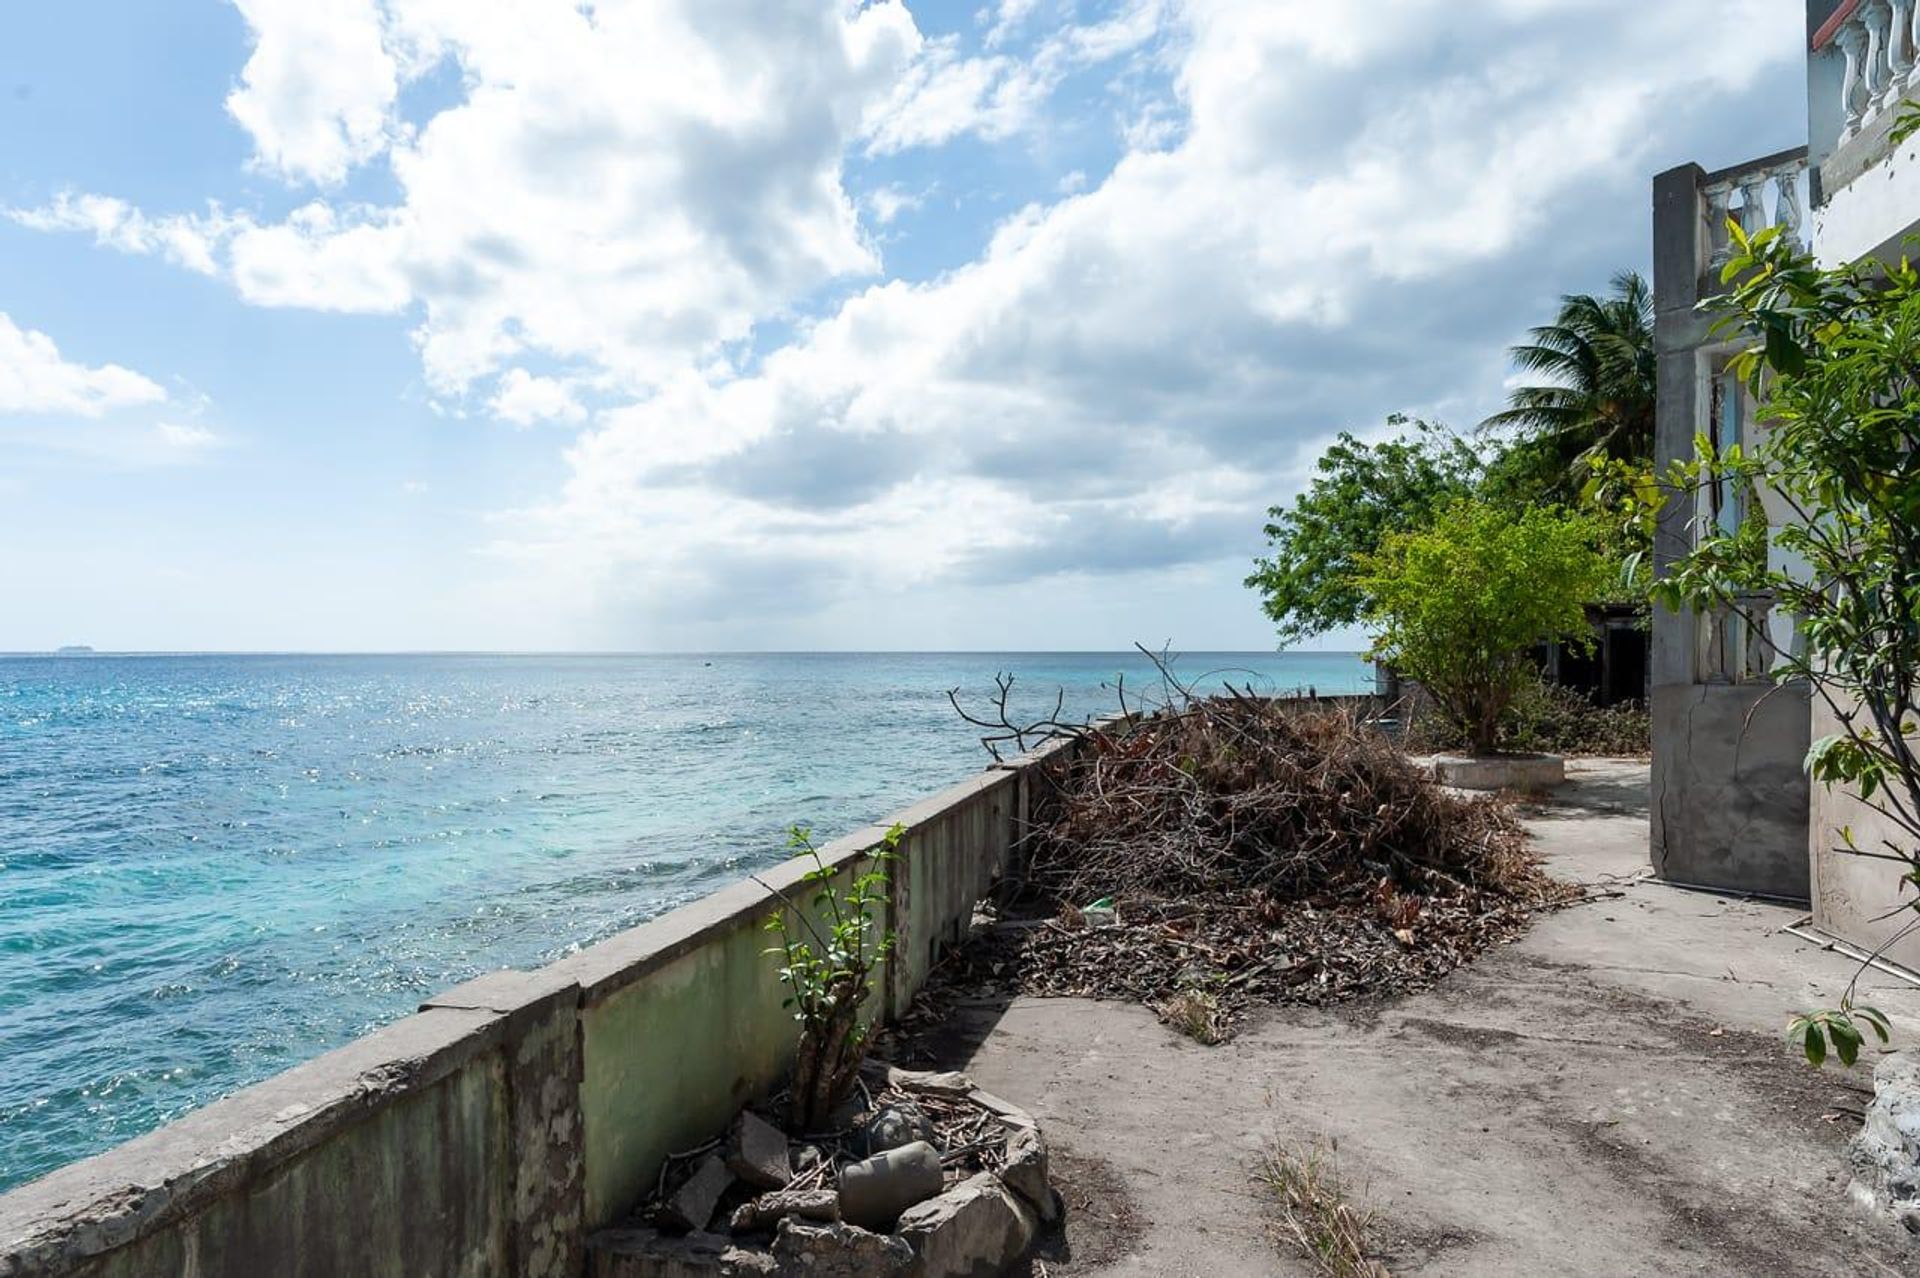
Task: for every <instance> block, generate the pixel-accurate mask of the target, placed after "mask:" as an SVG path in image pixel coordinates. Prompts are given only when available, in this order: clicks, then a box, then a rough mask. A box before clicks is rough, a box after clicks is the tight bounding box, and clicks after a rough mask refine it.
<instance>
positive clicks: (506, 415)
mask: <svg viewBox="0 0 1920 1278" xmlns="http://www.w3.org/2000/svg"><path fill="white" fill-rule="evenodd" d="M487 407H488V408H490V409H492V410H493V415H494V416H495V417H498V418H500V419H501V420H503V421H509V422H512V423H513V424H514V425H516V426H532V425H534V424H535V423H536V422H563V423H566V424H568V425H575V424H578V423H580V422H583V421H585V420H586V419H587V410H586V409H585V408H583V407H581V405H580V401H579V400H578V399H576V398H575V397H574V394H573V389H572V387H570V386H568V385H567V384H566V383H565V382H563V381H561V380H559V379H558V378H553V377H535V376H533V375H532V374H530V373H528V372H527V370H526V369H524V368H510V369H508V370H507V372H506V376H504V377H502V378H501V379H500V384H499V386H498V387H496V388H495V390H494V394H493V398H492V399H491V400H490V401H488V404H487Z"/></svg>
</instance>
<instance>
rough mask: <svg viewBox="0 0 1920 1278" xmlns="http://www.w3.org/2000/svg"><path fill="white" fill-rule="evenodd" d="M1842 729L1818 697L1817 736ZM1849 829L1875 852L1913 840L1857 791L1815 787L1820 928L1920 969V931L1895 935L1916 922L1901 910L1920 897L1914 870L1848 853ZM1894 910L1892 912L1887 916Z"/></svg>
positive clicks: (1813, 839) (1816, 917)
mask: <svg viewBox="0 0 1920 1278" xmlns="http://www.w3.org/2000/svg"><path fill="white" fill-rule="evenodd" d="M1839 729H1840V725H1839V722H1838V721H1837V720H1836V719H1835V718H1834V715H1833V712H1832V711H1831V710H1830V709H1828V708H1827V706H1826V704H1825V703H1824V702H1819V701H1817V700H1816V703H1815V705H1814V709H1813V729H1812V730H1813V732H1814V734H1815V735H1816V736H1822V737H1824V736H1827V735H1829V734H1831V733H1834V732H1838V731H1839ZM1843 830H1850V831H1851V832H1852V835H1853V846H1854V847H1858V848H1864V849H1866V850H1869V851H1885V850H1886V849H1885V848H1884V847H1883V842H1884V841H1891V842H1892V843H1893V844H1894V846H1895V847H1907V846H1910V845H1911V842H1912V840H1911V839H1910V838H1908V837H1907V836H1906V835H1905V834H1904V833H1903V832H1901V831H1900V830H1899V829H1898V827H1897V826H1895V825H1894V823H1893V822H1892V821H1889V820H1888V819H1887V818H1886V817H1885V816H1882V815H1881V814H1880V813H1878V812H1876V811H1874V810H1873V809H1872V808H1870V807H1868V806H1867V805H1866V804H1864V803H1862V802H1861V801H1860V799H1859V797H1858V796H1857V795H1855V794H1854V793H1853V792H1852V791H1851V790H1849V789H1847V788H1845V787H1841V788H1838V789H1831V790H1830V789H1828V788H1826V787H1825V786H1815V787H1814V788H1813V813H1812V824H1811V829H1810V830H1809V833H1808V840H1809V844H1808V851H1809V854H1810V857H1811V859H1812V862H1813V925H1814V926H1815V927H1816V928H1818V929H1820V930H1821V931H1822V932H1825V933H1827V934H1828V935H1830V936H1836V937H1839V938H1840V939H1841V940H1843V941H1847V942H1849V943H1850V944H1853V945H1857V946H1859V947H1860V948H1861V949H1863V950H1867V951H1869V952H1873V951H1879V950H1881V947H1882V946H1885V947H1886V948H1885V950H1884V952H1883V955H1882V956H1883V957H1885V958H1888V959H1891V960H1892V961H1893V962H1895V963H1899V964H1901V965H1902V966H1905V967H1908V968H1912V969H1913V970H1915V971H1920V929H1916V931H1915V933H1914V934H1913V935H1909V936H1907V937H1904V938H1902V939H1900V940H1898V941H1895V940H1893V938H1894V936H1895V935H1896V934H1897V933H1899V932H1900V930H1901V929H1902V928H1904V927H1905V926H1906V925H1907V924H1908V923H1910V922H1912V921H1913V919H1914V914H1913V912H1912V911H1911V910H1904V911H1903V910H1898V909H1897V908H1896V907H1898V906H1900V905H1901V904H1902V903H1912V902H1913V901H1915V900H1916V899H1917V898H1916V896H1915V894H1914V889H1913V888H1912V887H1911V886H1910V885H1908V884H1904V883H1902V882H1901V876H1902V874H1903V872H1904V870H1905V868H1906V867H1904V866H1901V865H1895V864H1894V863H1892V862H1890V861H1877V860H1874V859H1872V858H1870V857H1864V856H1860V855H1858V854H1857V853H1855V852H1851V851H1848V850H1847V849H1848V845H1847V841H1846V838H1845V837H1844V835H1843V834H1842V833H1841V832H1842V831H1843ZM1888 914H1891V917H1882V916H1884V915H1888ZM1889 942H1891V943H1890V944H1889Z"/></svg>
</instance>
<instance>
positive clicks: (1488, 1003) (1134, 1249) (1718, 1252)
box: [952, 762, 1920, 1278]
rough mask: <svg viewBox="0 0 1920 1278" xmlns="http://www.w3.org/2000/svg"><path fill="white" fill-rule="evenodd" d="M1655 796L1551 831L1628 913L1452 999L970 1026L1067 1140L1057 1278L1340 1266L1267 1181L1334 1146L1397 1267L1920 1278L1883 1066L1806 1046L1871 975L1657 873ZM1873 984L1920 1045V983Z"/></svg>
mask: <svg viewBox="0 0 1920 1278" xmlns="http://www.w3.org/2000/svg"><path fill="white" fill-rule="evenodd" d="M1646 778H1647V772H1646V768H1645V766H1644V765H1640V764H1629V763H1607V762H1595V763H1590V764H1584V765H1581V766H1579V767H1577V769H1576V770H1575V772H1574V780H1573V782H1572V783H1571V784H1570V785H1569V786H1568V787H1567V788H1566V789H1565V790H1563V791H1562V792H1561V794H1560V796H1559V798H1558V800H1557V801H1556V802H1555V803H1554V804H1553V805H1552V806H1551V807H1549V808H1546V809H1543V810H1541V811H1539V812H1538V813H1536V814H1534V816H1533V817H1531V818H1530V820H1529V827H1530V829H1531V830H1532V832H1533V834H1534V835H1535V837H1536V838H1537V840H1538V844H1539V847H1540V849H1541V851H1542V853H1543V854H1544V855H1545V856H1546V857H1547V858H1548V860H1549V864H1550V867H1551V868H1552V870H1553V871H1554V872H1555V873H1556V874H1558V875H1560V876H1561V877H1563V878H1567V879H1572V880H1577V881H1579V882H1582V883H1588V884H1596V885H1605V886H1609V887H1615V888H1618V889H1619V891H1620V893H1621V894H1620V895H1618V896H1616V897H1612V898H1609V899H1605V900H1600V901H1595V902H1591V903H1588V904H1585V905H1581V906H1578V907H1575V908H1572V909H1568V910H1564V911H1561V912H1559V913H1556V914H1553V915H1550V916H1547V917H1545V918H1543V919H1542V920H1541V921H1540V922H1539V923H1538V925H1537V926H1536V927H1535V928H1534V929H1533V931H1531V932H1530V933H1529V934H1527V935H1526V936H1525V937H1523V938H1521V939H1519V940H1517V941H1515V942H1513V943H1512V944H1510V945H1507V946H1503V947H1501V948H1499V949H1497V950H1496V951H1495V952H1493V953H1491V954H1488V955H1486V956H1484V957H1483V958H1481V959H1480V960H1479V961H1477V962H1476V963H1474V964H1472V965H1470V966H1468V967H1466V968H1463V969H1461V970H1460V971H1458V972H1455V973H1454V974H1453V975H1452V976H1450V977H1448V978H1447V979H1446V980H1445V981H1444V982H1442V984H1441V985H1440V986H1438V987H1437V988H1435V989H1433V990H1431V991H1429V992H1427V993H1425V994H1420V995H1417V996H1413V997H1409V998H1405V999H1402V1000H1398V1001H1395V1002H1390V1003H1386V1004H1379V1005H1374V1006H1369V1007H1358V1006H1350V1007H1346V1008H1342V1009H1338V1010H1333V1011H1313V1010H1310V1009H1279V1010H1273V1011H1268V1012H1264V1013H1260V1014H1258V1015H1256V1016H1255V1017H1253V1018H1252V1019H1251V1021H1250V1023H1249V1024H1248V1025H1247V1026H1246V1027H1245V1028H1244V1029H1243V1031H1242V1032H1241V1034H1240V1035H1239V1037H1238V1038H1236V1039H1235V1040H1234V1041H1233V1042H1231V1043H1229V1044H1227V1045H1225V1046H1222V1047H1215V1048H1207V1047H1201V1046H1198V1045H1196V1044H1193V1043H1191V1042H1189V1041H1187V1040H1185V1039H1183V1038H1180V1037H1178V1036H1177V1035H1175V1034H1173V1033H1172V1032H1171V1031H1169V1030H1167V1029H1165V1028H1164V1027H1162V1026H1161V1025H1160V1024H1159V1023H1158V1021H1156V1020H1155V1019H1154V1017H1153V1015H1152V1014H1151V1013H1149V1012H1148V1011H1146V1010H1145V1009H1142V1008H1140V1007H1137V1006H1132V1005H1127V1004H1123V1003H1109V1002H1092V1001H1087V1000H1080V999H1044V1000H1043V999H1019V1000H1016V1001H1014V1002H1013V1003H1012V1004H1011V1005H1008V1006H998V1005H995V1006H984V1005H983V1006H978V1007H975V1008H972V1009H969V1011H968V1013H967V1017H968V1019H967V1021H966V1024H965V1027H964V1028H965V1033H964V1034H963V1036H962V1037H961V1038H960V1040H959V1041H957V1042H956V1043H955V1044H954V1045H953V1047H952V1054H953V1056H954V1058H955V1061H956V1063H963V1064H964V1066H965V1067H966V1068H967V1069H969V1070H970V1071H971V1072H972V1073H973V1074H974V1076H975V1077H976V1078H977V1079H978V1080H979V1082H980V1083H981V1084H982V1085H983V1086H985V1087H987V1088H989V1089H991V1090H992V1091H995V1092H998V1093H1000V1094H1002V1095H1004V1096H1007V1097H1008V1098H1009V1099H1013V1100H1015V1101H1016V1102H1017V1103H1019V1104H1021V1105H1024V1106H1027V1107H1028V1108H1030V1109H1032V1110H1033V1111H1034V1112H1035V1113H1037V1114H1038V1115H1039V1117H1040V1119H1041V1121H1042V1123H1043V1125H1044V1126H1045V1128H1046V1130H1047V1132H1048V1133H1049V1137H1050V1139H1051V1141H1052V1142H1053V1144H1054V1146H1055V1147H1056V1150H1057V1151H1058V1153H1057V1156H1056V1163H1057V1173H1056V1178H1057V1179H1058V1180H1060V1181H1062V1182H1063V1187H1064V1189H1065V1192H1066V1195H1067V1198H1068V1202H1069V1206H1070V1210H1071V1212H1072V1218H1071V1224H1070V1226H1069V1228H1068V1231H1067V1234H1066V1237H1065V1238H1064V1239H1056V1240H1054V1242H1053V1243H1052V1245H1051V1248H1050V1250H1049V1251H1047V1252H1043V1253H1042V1255H1043V1259H1042V1260H1041V1261H1039V1262H1038V1263H1037V1264H1036V1265H1035V1268H1034V1272H1035V1273H1036V1274H1039V1273H1045V1274H1072V1275H1076V1276H1078V1275H1096V1274H1097V1275H1141V1276H1143V1278H1144V1276H1152V1278H1176V1276H1179V1275H1205V1276H1206V1278H1230V1276H1238V1275H1255V1274H1283V1275H1290V1274H1306V1273H1310V1272H1312V1271H1311V1270H1310V1269H1309V1268H1308V1267H1307V1266H1306V1265H1305V1264H1304V1263H1303V1262H1302V1261H1300V1260H1298V1259H1297V1258H1295V1257H1294V1256H1293V1255H1292V1254H1291V1253H1290V1252H1289V1251H1288V1250H1287V1249H1286V1247H1285V1245H1284V1244H1278V1243H1276V1242H1275V1241H1274V1238H1273V1233H1272V1222H1271V1217H1270V1214H1269V1212H1268V1210H1267V1207H1266V1204H1265V1202H1264V1200H1263V1199H1262V1197H1261V1196H1260V1195H1259V1194H1258V1193H1257V1192H1256V1190H1255V1187H1254V1186H1253V1184H1252V1182H1251V1180H1250V1177H1249V1172H1250V1169H1251V1168H1252V1167H1253V1165H1254V1164H1255V1161H1256V1160H1257V1158H1258V1156H1259V1153H1260V1151H1261V1149H1262V1147H1263V1146H1264V1145H1265V1144H1266V1143H1267V1142H1270V1141H1276V1140H1277V1141H1280V1142H1283V1143H1295V1144H1297V1143H1298V1142H1302V1141H1305V1140H1309V1139H1314V1138H1321V1139H1333V1140H1337V1141H1338V1149H1339V1155H1338V1156H1339V1163H1340V1167H1341V1170H1342V1172H1343V1173H1344V1175H1345V1176H1346V1178H1347V1179H1348V1180H1349V1181H1350V1182H1351V1183H1352V1184H1353V1186H1354V1187H1355V1189H1356V1190H1357V1195H1358V1196H1359V1197H1360V1198H1362V1199H1363V1200H1364V1201H1365V1203H1366V1204H1368V1205H1369V1206H1371V1207H1372V1208H1373V1209H1375V1211H1376V1212H1377V1219H1376V1223H1375V1226H1374V1235H1375V1237H1376V1239H1377V1240H1378V1242H1379V1245H1380V1258H1381V1259H1383V1260H1384V1261H1385V1262H1386V1263H1387V1264H1388V1266H1389V1267H1390V1268H1391V1270H1392V1272H1393V1273H1394V1274H1396V1275H1404V1274H1436V1275H1437V1274H1458V1275H1475V1276H1476V1278H1484V1276H1489V1275H1522V1274H1524V1275H1542V1274H1608V1275H1612V1274H1620V1275H1639V1274H1662V1275H1665V1274H1726V1275H1739V1276H1740V1278H1752V1276H1753V1275H1765V1274H1820V1273H1828V1274H1832V1273H1847V1274H1867V1275H1871V1274H1880V1273H1887V1274H1896V1273H1898V1274H1920V1243H1908V1242H1906V1241H1905V1240H1904V1238H1903V1236H1902V1235H1900V1234H1899V1233H1898V1232H1897V1230H1896V1229H1895V1228H1894V1227H1893V1226H1891V1225H1886V1224H1883V1223H1881V1222H1878V1221H1875V1220H1871V1219H1869V1218H1867V1217H1866V1216H1864V1215H1863V1214H1861V1213H1860V1212H1859V1211H1858V1209H1856V1208H1855V1207H1854V1206H1853V1204H1852V1203H1851V1201H1850V1200H1849V1198H1848V1196H1847V1192H1846V1181H1847V1177H1846V1172H1845V1151H1844V1143H1845V1141H1846V1139H1847V1137H1848V1136H1849V1135H1851V1134H1852V1132H1853V1131H1855V1130H1857V1128H1858V1126H1859V1122H1860V1118H1859V1111H1860V1109H1861V1107H1862V1106H1863V1105H1864V1104H1865V1103H1866V1100H1867V1098H1868V1096H1867V1094H1868V1091H1869V1083H1870V1076H1869V1068H1870V1065H1871V1062H1870V1061H1864V1060H1863V1062H1862V1063H1861V1065H1860V1066H1859V1067H1857V1068H1856V1069H1855V1070H1854V1071H1852V1072H1851V1073H1847V1072H1840V1071H1837V1070H1835V1069H1833V1068H1832V1067H1829V1069H1828V1070H1827V1071H1826V1072H1824V1073H1814V1072H1813V1071H1811V1070H1809V1069H1808V1068H1807V1067H1806V1066H1805V1064H1804V1063H1803V1062H1797V1061H1796V1060H1795V1058H1794V1057H1792V1056H1791V1055H1790V1053H1789V1051H1788V1048H1787V1046H1786V1045H1785V1043H1784V1042H1783V1040H1782V1038H1781V1033H1780V1031H1781V1029H1782V1027H1783V1026H1784V1023H1785V1018H1786V1016H1787V1014H1788V1013H1789V1012H1790V1011H1791V1010H1793V1009H1798V1008H1801V1007H1805V1006H1811V1005H1827V1004H1830V1003H1832V1002H1833V1001H1834V1000H1835V999H1836V998H1837V995H1838V992H1839V990H1840V988H1841V987H1842V986H1843V985H1844V983H1845V982H1846V980H1847V979H1848V977H1849V976H1850V975H1851V974H1852V970H1853V967H1852V964H1851V963H1849V962H1848V960H1846V959H1844V958H1841V957H1839V956H1837V955H1835V954H1832V953H1827V952H1823V951H1821V950H1819V949H1818V948H1816V947H1814V946H1812V945H1810V944H1808V943H1806V942H1804V941H1801V940H1799V939H1797V938H1795V937H1792V936H1787V935H1784V934H1782V933H1781V932H1780V931H1779V929H1780V928H1781V927H1782V926H1783V925H1785V924H1788V923H1791V922H1793V921H1794V920H1795V919H1796V918H1798V917H1799V914H1800V912H1799V911H1797V910H1794V909H1792V908H1790V907H1785V906H1779V905H1773V904H1766V903H1761V902H1753V901H1736V900H1729V899H1725V898H1720V897H1716V896H1710V895H1704V894H1699V893H1692V892H1685V891H1681V890H1678V889H1674V888H1668V887H1663V886H1660V885H1658V884H1653V883H1647V882H1635V881H1634V879H1635V876H1637V875H1639V874H1640V872H1641V871H1642V869H1643V868H1644V867H1645V865H1646V861H1647V855H1646V831H1647V820H1646ZM1864 984H1868V983H1865V982H1863V985H1864ZM1870 984H1871V989H1870V992H1869V993H1868V994H1867V995H1866V996H1865V997H1866V998H1867V999H1868V1000H1869V1001H1871V1002H1873V1003H1875V1004H1877V1005H1878V1006H1880V1007H1882V1008H1883V1009H1885V1010H1886V1011H1888V1012H1889V1013H1891V1014H1892V1015H1893V1016H1894V1018H1895V1020H1896V1023H1897V1024H1898V1028H1899V1030H1900V1035H1899V1037H1898V1038H1897V1039H1896V1044H1897V1043H1899V1042H1906V1043H1913V1042H1915V1041H1920V990H1915V989H1914V988H1912V987H1911V986H1908V985H1905V984H1903V983H1901V982H1898V981H1894V980H1891V979H1890V978H1880V979H1877V980H1875V981H1873V982H1871V983H1870Z"/></svg>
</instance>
